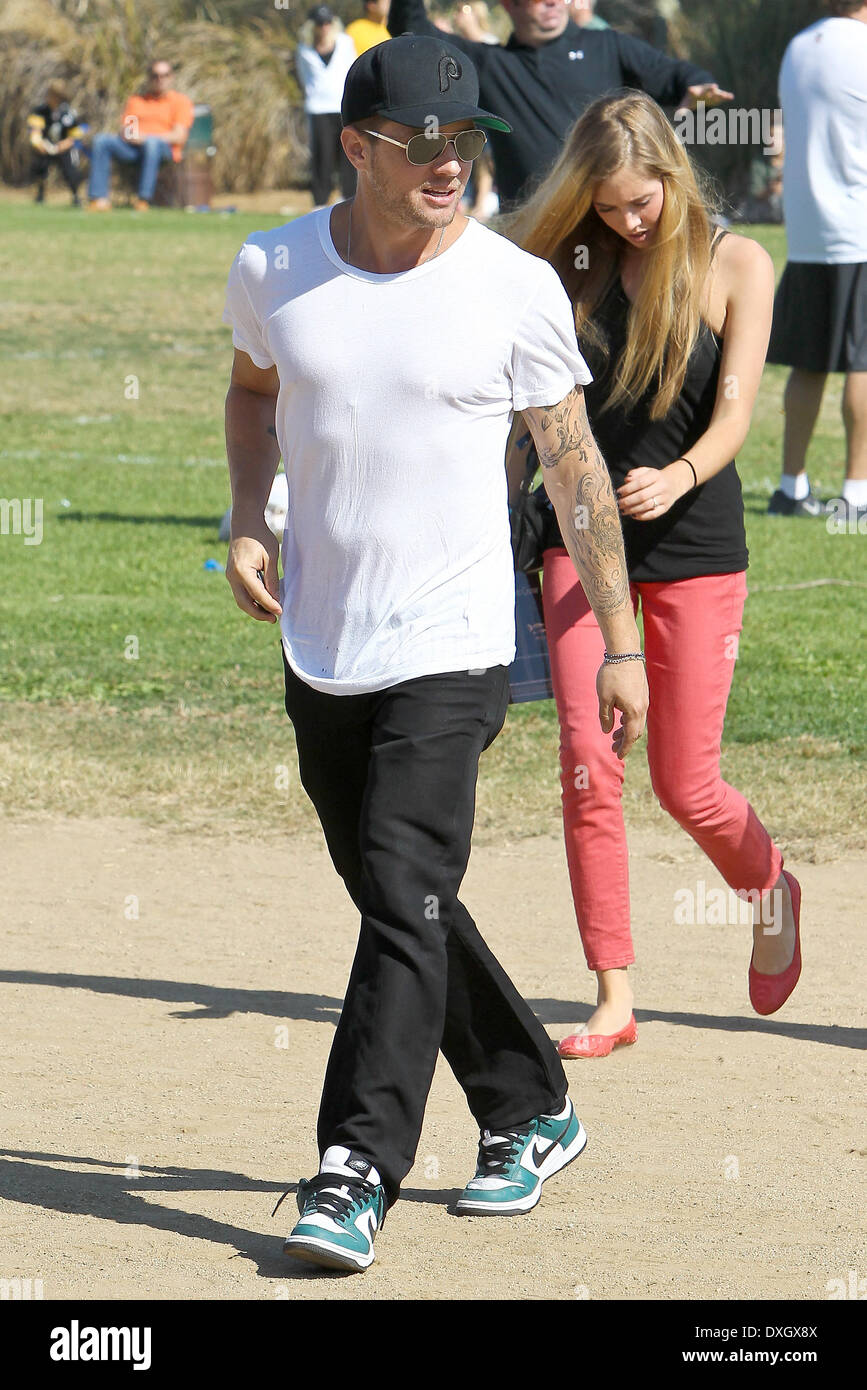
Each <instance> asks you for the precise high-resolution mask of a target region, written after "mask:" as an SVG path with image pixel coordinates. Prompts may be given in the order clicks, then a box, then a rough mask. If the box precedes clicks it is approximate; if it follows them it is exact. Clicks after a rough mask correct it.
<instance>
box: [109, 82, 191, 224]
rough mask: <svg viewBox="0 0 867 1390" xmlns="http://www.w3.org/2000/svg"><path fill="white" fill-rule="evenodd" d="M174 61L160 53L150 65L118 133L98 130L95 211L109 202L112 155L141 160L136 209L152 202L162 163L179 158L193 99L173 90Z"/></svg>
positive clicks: (135, 161)
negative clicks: (105, 133) (167, 60)
mask: <svg viewBox="0 0 867 1390" xmlns="http://www.w3.org/2000/svg"><path fill="white" fill-rule="evenodd" d="M171 80H172V65H171V63H169V62H166V60H165V59H157V60H156V61H155V62H153V63H151V65H150V68H149V69H148V82H147V87H146V88H145V90H144V92H141V93H136V94H135V95H134V96H131V97H130V98H129V100H128V102H127V104H126V106H125V107H124V110H123V115H122V117H121V121H120V134H119V135H96V136H94V139H93V145H92V147H91V151H90V188H89V197H90V207H91V210H93V211H96V212H104V211H107V210H108V209H109V208H110V207H111V202H110V200H109V196H108V189H109V181H110V179H111V161H112V160H113V159H119V160H121V161H122V163H124V164H138V166H139V176H138V198H137V199H136V202H135V207H136V209H137V211H139V212H144V211H146V210H147V208H149V207H150V204H151V200H152V199H153V196H154V189H155V188H156V182H157V175H158V173H159V169H160V164H161V163H162V162H163V160H165V159H174V160H175V162H178V161H179V160H180V158H181V152H182V150H183V147H184V142H185V141H186V138H187V136H188V135H189V133H190V127H191V126H192V124H193V103H192V102H191V101H190V99H189V97H185V96H182V95H181V93H180V92H175V91H172V89H171V87H170V85H169V84H170V82H171Z"/></svg>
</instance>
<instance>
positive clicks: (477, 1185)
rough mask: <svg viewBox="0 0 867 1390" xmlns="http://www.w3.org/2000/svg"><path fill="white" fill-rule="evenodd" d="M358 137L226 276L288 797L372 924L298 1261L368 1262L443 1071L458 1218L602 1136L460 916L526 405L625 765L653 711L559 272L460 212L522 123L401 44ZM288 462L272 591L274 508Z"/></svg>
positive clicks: (492, 705)
mask: <svg viewBox="0 0 867 1390" xmlns="http://www.w3.org/2000/svg"><path fill="white" fill-rule="evenodd" d="M342 114H343V122H344V130H343V137H342V138H343V146H344V149H345V150H346V153H347V156H348V157H349V159H350V160H351V162H352V164H353V165H354V167H355V169H356V170H357V171H358V192H357V194H356V197H355V198H354V200H352V201H351V202H348V203H341V204H339V205H338V206H337V207H335V208H333V209H324V210H322V211H320V212H317V213H312V214H310V215H309V216H307V217H302V218H299V219H298V220H297V221H295V222H292V223H291V224H288V225H286V226H283V227H279V228H277V229H276V230H274V231H271V232H264V233H257V234H255V235H254V236H253V237H251V238H250V239H249V241H248V242H247V243H246V244H245V245H244V247H242V249H241V251H240V252H239V254H238V257H237V258H236V260H235V262H234V264H233V266H232V270H231V272H230V276H229V285H228V291H227V302H226V313H225V316H224V317H225V318H226V320H227V321H228V322H230V323H231V324H232V328H233V342H234V346H235V361H234V365H233V369H232V382H231V386H230V389H229V394H228V396H227V401H226V439H227V453H228V457H229V468H230V474H231V478H232V493H233V510H232V541H231V546H230V552H229V562H228V565H227V578H228V580H229V583H230V585H231V587H232V591H233V593H234V596H235V600H236V602H237V603H238V606H239V607H240V608H241V609H242V610H243V611H244V612H245V613H247V614H249V615H250V616H251V617H253V618H257V619H259V620H260V621H269V622H275V621H276V620H277V619H278V618H279V620H280V625H281V635H282V645H283V656H284V668H285V670H284V675H285V685H286V710H287V713H288V714H289V717H290V719H291V720H292V723H293V725H294V728H295V736H296V743H297V749H298V759H299V770H300V775H301V781H302V783H303V785H304V787H305V789H306V791H307V793H308V795H309V796H310V798H311V800H312V801H313V803H314V805H315V807H316V810H317V812H318V814H319V817H320V820H321V822H322V826H323V829H324V832H325V837H326V841H327V844H328V848H329V851H330V853H331V856H332V859H333V860H334V863H335V866H336V868H337V870H338V872H339V873H340V874H341V876H342V877H343V879H344V882H345V883H346V886H347V889H348V891H349V893H350V895H351V897H352V898H353V901H354V902H355V904H356V906H357V907H358V909H359V911H360V913H361V933H360V936H359V942H358V949H357V952H356V957H355V961H354V964H353V967H352V973H351V976H350V980H349V985H348V988H347V991H346V998H345V1002H344V1007H343V1012H342V1014H341V1018H340V1022H339V1025H338V1028H337V1032H336V1035H335V1038H334V1043H333V1046H332V1051H331V1056H330V1059H329V1063H328V1070H327V1074H326V1078H325V1085H324V1088H323V1094H322V1103H321V1108H320V1114H319V1124H318V1143H319V1152H320V1159H321V1166H320V1171H319V1173H318V1174H317V1175H316V1177H314V1178H312V1179H311V1180H310V1181H309V1182H302V1183H301V1184H300V1185H299V1190H298V1206H299V1211H300V1219H299V1221H298V1223H297V1224H296V1226H295V1228H294V1230H293V1232H292V1234H291V1235H290V1237H289V1239H288V1240H287V1241H286V1244H285V1246H284V1250H285V1251H286V1253H287V1254H289V1255H292V1256H295V1257H298V1258H301V1259H303V1260H309V1261H312V1262H314V1263H319V1264H323V1265H326V1266H327V1267H330V1268H338V1269H347V1270H362V1269H365V1268H367V1266H368V1265H369V1264H370V1263H371V1261H372V1260H373V1238H374V1235H375V1233H376V1230H377V1229H378V1227H379V1226H380V1225H381V1223H382V1219H383V1217H384V1214H385V1211H386V1209H387V1207H389V1206H390V1205H391V1204H393V1203H394V1202H395V1201H396V1199H397V1196H398V1193H399V1190H400V1184H401V1182H402V1180H403V1179H404V1177H405V1176H406V1174H407V1173H408V1172H409V1170H410V1168H411V1166H412V1163H413V1160H414V1156H415V1150H416V1146H417V1143H418V1138H419V1134H420V1130H421V1123H422V1118H423V1115H424V1109H425V1103H426V1099H427V1094H428V1090H429V1088H430V1083H431V1079H432V1076H433V1071H434V1066H435V1064H436V1058H437V1053H438V1051H439V1049H442V1051H443V1053H444V1054H445V1056H446V1058H447V1059H448V1061H449V1064H450V1066H451V1067H452V1070H453V1071H454V1073H455V1075H456V1077H457V1079H458V1081H459V1082H460V1084H461V1086H462V1087H463V1089H464V1091H465V1093H466V1096H467V1102H468V1104H469V1107H470V1109H471V1111H472V1113H473V1115H474V1116H475V1118H476V1120H477V1122H478V1124H479V1128H480V1130H481V1140H480V1145H479V1160H478V1168H477V1171H476V1175H475V1177H474V1178H473V1179H471V1181H470V1182H469V1183H468V1185H467V1187H466V1189H465V1190H464V1192H463V1194H462V1196H461V1198H460V1201H459V1202H458V1211H459V1212H462V1213H473V1212H493V1213H496V1214H503V1215H509V1214H512V1213H516V1212H523V1211H527V1210H529V1209H530V1208H531V1207H533V1206H535V1204H536V1202H537V1201H538V1200H539V1197H540V1193H541V1185H542V1183H543V1182H544V1181H545V1180H546V1179H547V1178H548V1177H550V1176H552V1174H553V1173H555V1172H557V1171H558V1170H559V1169H560V1168H562V1167H563V1166H564V1165H565V1164H566V1163H568V1162H570V1161H571V1160H572V1159H573V1158H575V1157H577V1155H578V1154H579V1153H580V1152H581V1150H582V1148H583V1147H584V1143H585V1141H586V1136H585V1134H584V1130H583V1128H582V1126H581V1124H580V1121H579V1120H578V1118H577V1116H576V1115H575V1112H574V1109H573V1107H572V1103H571V1101H570V1100H569V1099H568V1097H567V1096H566V1077H565V1073H564V1072H563V1069H562V1065H561V1063H560V1060H559V1058H558V1056H557V1053H556V1049H555V1047H554V1045H553V1043H552V1042H551V1040H550V1038H549V1037H548V1035H547V1033H546V1032H545V1030H544V1029H543V1028H542V1026H541V1024H540V1023H539V1021H538V1020H537V1019H536V1017H535V1015H534V1014H533V1012H532V1010H531V1009H530V1008H529V1006H528V1005H527V1004H526V1003H525V1002H524V1000H523V999H522V998H521V996H520V995H519V994H518V992H517V990H516V989H515V986H514V985H513V984H512V982H511V980H510V979H509V978H508V976H507V975H506V974H505V972H504V971H503V969H502V967H501V966H500V965H499V963H498V962H497V961H496V959H495V958H494V956H493V955H492V954H491V952H490V951H489V949H488V947H487V946H486V945H485V943H484V941H483V940H482V937H481V936H480V934H479V932H478V930H477V928H476V926H475V924H474V922H473V920H472V918H471V917H470V915H469V913H468V912H467V910H466V908H465V907H464V906H463V904H462V903H461V902H460V901H459V899H458V890H459V888H460V884H461V880H462V878H463V875H464V872H465V869H466V865H467V860H468V857H469V852H470V840H471V835H472V825H473V815H474V798H475V785H476V778H477V772H478V761H479V756H480V754H481V753H482V751H483V750H484V749H485V748H487V747H488V746H489V745H490V744H491V743H492V742H493V740H494V738H495V737H496V736H497V734H498V733H499V730H500V728H501V727H502V724H503V721H504V719H505V714H506V708H507V705H508V698H509V691H508V670H507V668H508V666H509V663H510V662H511V661H512V658H513V656H514V651H515V631H514V573H513V565H512V555H511V546H510V535H509V520H508V506H507V484H506V477H505V469H504V452H505V445H506V439H507V436H508V433H509V429H510V423H511V420H512V416H513V413H514V412H515V411H517V410H521V411H523V413H524V418H525V420H526V421H527V423H528V426H529V428H530V429H531V431H532V433H533V435H534V439H535V441H536V445H537V448H538V451H539V457H540V459H541V461H542V463H543V466H544V468H545V477H546V481H547V485H548V490H549V493H550V495H551V497H552V500H553V502H554V505H555V506H556V508H557V514H558V518H559V519H560V521H561V525H562V526H563V527H564V528H565V529H564V537H565V538H566V544H567V545H568V547H569V548H570V551H571V553H572V555H573V558H574V560H575V563H576V566H577V568H578V570H579V573H580V574H581V576H582V579H583V582H584V585H585V588H586V590H587V593H588V595H589V596H590V599H591V602H592V603H593V605H594V609H595V611H596V614H597V617H598V619H599V622H600V625H601V627H602V630H603V633H604V635H605V638H606V645H607V649H608V654H609V656H610V659H608V660H606V664H605V665H604V666H603V667H602V668H601V669H600V672H599V675H598V678H597V687H598V690H599V699H600V718H601V721H602V725H603V728H605V729H607V730H611V731H613V740H614V744H615V746H616V747H617V749H618V750H619V752H620V754H621V756H625V754H626V752H627V751H628V749H629V747H631V745H632V743H633V742H634V741H635V739H636V738H637V737H638V736H639V734H640V732H641V730H642V728H643V724H644V716H645V712H646V706H647V688H646V682H645V679H644V670H643V665H642V658H641V654H640V649H639V642H638V633H637V629H636V626H635V619H634V616H633V611H632V606H631V603H630V599H629V585H628V582H627V577H626V566H625V560H624V556H623V545H622V537H621V532H620V524H619V520H618V514H617V507H616V503H615V499H614V497H613V494H612V491H611V486H610V483H609V480H608V473H607V470H606V468H605V465H604V463H603V461H602V459H601V458H600V457H599V454H598V451H597V449H596V446H595V443H594V441H593V438H592V435H591V433H590V430H589V426H588V424H587V418H586V413H585V410H584V402H583V391H582V389H581V383H584V382H587V381H588V380H589V373H588V371H587V368H586V366H585V364H584V362H583V359H582V358H581V356H580V354H579V352H578V347H577V343H576V341H575V331H574V320H573V317H572V310H571V306H570V304H569V300H568V297H567V296H566V294H565V291H564V290H563V288H562V286H561V284H560V281H559V279H558V277H557V275H556V273H555V272H554V271H553V269H552V268H551V267H550V266H549V265H548V264H547V263H545V262H543V261H541V260H538V259H536V258H535V257H533V256H529V255H528V254H527V253H526V252H524V251H522V250H520V249H519V248H518V247H516V246H514V245H512V244H511V243H510V242H508V241H506V240H505V239H504V238H502V237H500V236H497V235H496V234H495V233H493V232H491V231H489V230H488V229H486V228H485V227H483V226H481V225H480V224H479V223H476V222H473V221H471V220H468V219H467V218H466V217H464V216H463V215H462V214H461V213H460V212H459V205H460V199H461V196H462V193H463V190H464V187H465V185H466V181H467V177H468V175H469V171H470V165H471V162H472V160H473V159H474V158H476V157H477V156H478V154H480V153H481V150H482V147H483V145H484V130H485V128H490V127H491V126H492V125H493V124H494V123H496V125H497V126H498V127H499V128H500V129H502V128H503V127H504V125H505V123H504V122H503V121H501V120H500V119H499V118H498V117H496V116H494V115H492V114H491V113H490V112H486V111H482V110H480V109H479V106H478V80H477V77H476V73H475V69H474V68H473V66H472V64H471V63H470V61H469V60H468V59H467V57H466V55H465V54H463V53H461V52H460V51H459V50H456V49H454V48H452V47H451V46H450V45H449V44H447V43H446V42H445V41H441V40H439V39H434V38H431V37H428V36H416V35H405V36H403V37H401V38H399V39H394V40H391V41H390V42H388V43H385V44H379V45H377V46H376V47H374V48H372V49H370V50H369V51H368V52H367V53H365V54H363V55H362V56H361V57H360V58H359V59H358V61H357V62H356V63H355V64H354V66H353V68H352V71H351V72H350V75H349V77H348V79H347V84H346V90H345V93H344V98H343V113H342ZM281 452H282V456H283V461H284V466H285V470H286V475H287V478H288V484H289V513H288V517H287V523H286V530H285V533H284V538H283V550H282V564H283V577H282V582H280V584H279V587H278V577H277V547H276V542H275V541H274V539H273V537H272V536H271V534H270V532H269V531H268V530H267V527H266V526H265V524H264V520H263V509H264V505H265V501H266V499H267V496H268V492H269V488H270V485H271V479H272V477H273V475H274V470H275V468H276V466H277V462H278V459H279V457H280V454H281ZM278 593H279V601H278ZM587 678H588V679H591V676H590V673H589V672H588V673H587ZM615 709H619V710H620V711H621V714H622V722H621V725H620V727H619V728H618V729H617V730H616V731H614V710H615Z"/></svg>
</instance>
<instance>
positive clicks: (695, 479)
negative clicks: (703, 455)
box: [675, 454, 698, 487]
mask: <svg viewBox="0 0 867 1390" xmlns="http://www.w3.org/2000/svg"><path fill="white" fill-rule="evenodd" d="M675 462H676V463H688V464H689V466H690V468H691V469H692V485H693V487H698V474H697V473H696V471H695V464H694V463H693V461H692V459H688V458H687V457H686V455H685V454H681V456H680V458H679V459H675Z"/></svg>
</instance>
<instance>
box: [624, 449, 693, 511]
mask: <svg viewBox="0 0 867 1390" xmlns="http://www.w3.org/2000/svg"><path fill="white" fill-rule="evenodd" d="M692 485H693V484H692V469H691V468H690V466H689V464H688V463H685V462H684V460H683V459H677V460H676V462H675V463H670V464H669V465H668V467H667V468H631V469H630V470H629V472H628V473H627V475H626V482H625V483H624V484H623V486H622V487H619V488H618V489H617V503H618V506H619V507H620V515H621V516H631V517H632V518H633V519H634V520H635V521H656V519H657V517H660V516H665V513H666V512H667V511H668V510H669V508H670V507H672V506H674V503H675V502H676V501H677V499H678V498H679V497H683V496H684V495H685V494H686V493H687V492H689V491H690V490H691V489H692Z"/></svg>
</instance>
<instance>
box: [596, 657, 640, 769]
mask: <svg viewBox="0 0 867 1390" xmlns="http://www.w3.org/2000/svg"><path fill="white" fill-rule="evenodd" d="M596 694H597V695H598V696H599V723H600V724H601V725H602V732H603V733H605V734H610V733H611V730H612V729H613V728H614V711H615V710H616V709H619V710H620V713H621V716H622V718H621V722H620V724H619V726H618V727H617V728H616V729H615V730H614V737H613V739H612V740H611V746H612V748H613V749H614V752H615V753H616V754H617V756H618V758H620V760H621V761H622V760H623V759H624V758H625V757H626V754H627V753H628V752H629V750H630V748H631V747H632V745H633V744H634V743H635V742H636V740H637V739H639V738H641V735H642V733H643V732H644V724H645V720H646V718H647V707H648V704H649V702H650V701H649V696H648V693H647V676H646V675H645V671H644V662H643V661H623V662H619V663H617V664H614V663H611V662H603V663H602V665H601V666H600V667H599V670H598V672H597V674H596Z"/></svg>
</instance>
